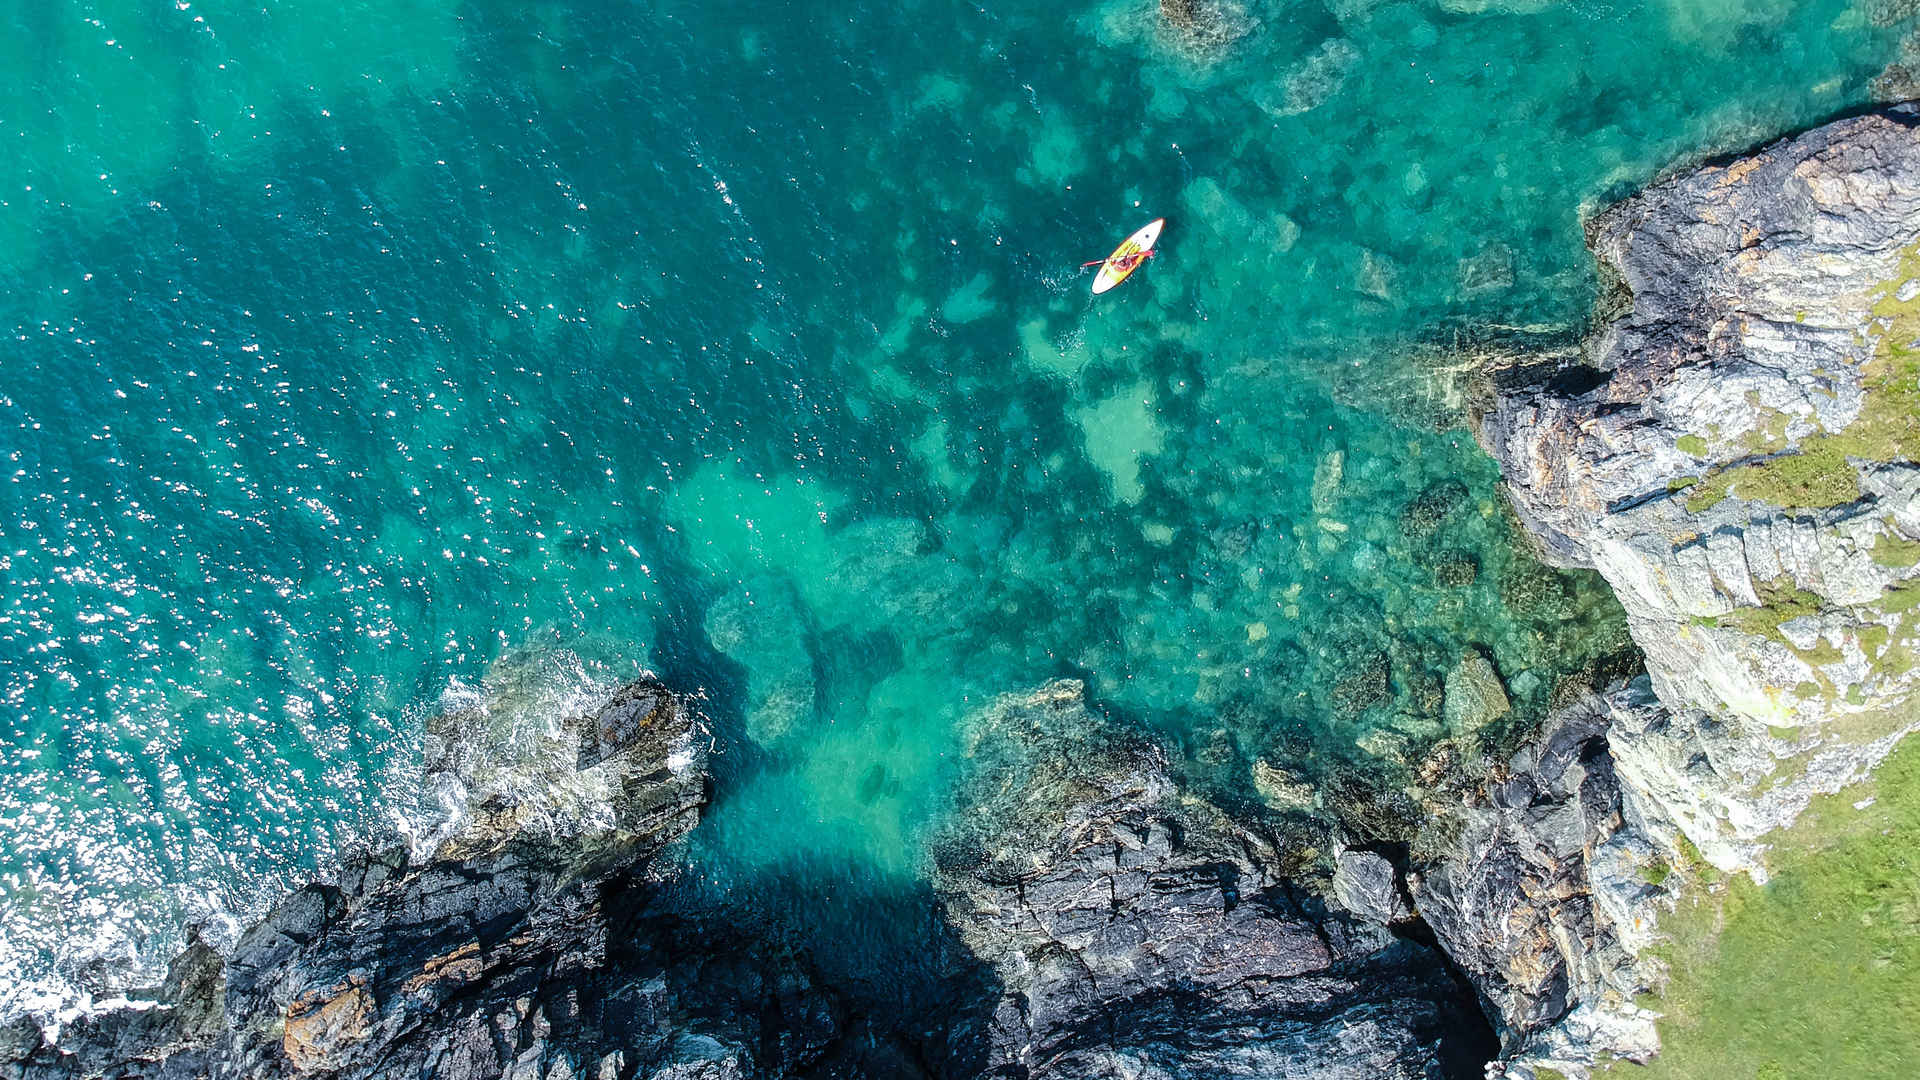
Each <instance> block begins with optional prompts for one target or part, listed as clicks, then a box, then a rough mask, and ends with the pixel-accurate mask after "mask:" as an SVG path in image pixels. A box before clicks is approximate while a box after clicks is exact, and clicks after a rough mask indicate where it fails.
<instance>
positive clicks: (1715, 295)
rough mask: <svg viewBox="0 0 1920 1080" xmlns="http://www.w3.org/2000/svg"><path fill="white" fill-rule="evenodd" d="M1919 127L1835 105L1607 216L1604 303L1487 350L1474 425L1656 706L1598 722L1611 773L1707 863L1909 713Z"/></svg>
mask: <svg viewBox="0 0 1920 1080" xmlns="http://www.w3.org/2000/svg"><path fill="white" fill-rule="evenodd" d="M1917 124H1920V111H1917V110H1916V109H1915V108H1914V107H1913V106H1898V107H1895V108H1892V109H1889V110H1886V111H1884V112H1880V113H1876V114H1872V115H1867V116H1860V117H1855V118H1851V119H1847V120H1842V121H1838V122H1836V123H1833V124H1830V125H1827V126H1826V127H1822V128H1819V129H1817V130H1815V131H1812V132H1808V133H1806V134H1803V135H1800V136H1796V137H1794V138H1790V139H1786V140H1783V141H1781V142H1779V143H1776V144H1774V145H1772V146H1768V147H1766V148H1764V149H1762V150H1759V151H1757V152H1755V153H1753V154H1751V155H1748V156H1746V157H1743V158H1741V159H1739V160H1736V161H1731V162H1726V163H1722V164H1713V165H1708V166H1705V167H1702V168H1700V169H1697V170H1695V171H1693V172H1691V173H1688V174H1685V175H1682V176H1680V177H1677V178H1675V179H1673V180H1669V181H1667V182H1664V183H1661V184H1657V185H1655V186H1653V187H1651V188H1649V189H1648V190H1646V191H1645V192H1643V193H1641V194H1639V195H1637V196H1634V197H1633V198H1631V199H1628V200H1627V201H1625V202H1623V203H1621V204H1619V205H1616V206H1614V207H1611V208H1609V209H1608V210H1606V211H1605V212H1604V213H1602V214H1601V215H1600V216H1599V217H1598V218H1597V219H1595V221H1594V222H1593V223H1592V225H1591V226H1590V228H1589V239H1590V243H1591V245H1592V247H1593V250H1594V252H1595V254H1596V255H1597V256H1598V258H1599V260H1600V262H1601V264H1602V270H1603V276H1604V277H1607V278H1610V279H1612V280H1613V281H1615V282H1617V289H1616V290H1615V301H1614V308H1615V310H1616V311H1617V313H1618V314H1617V317H1614V318H1612V319H1611V320H1610V321H1608V322H1606V323H1604V325H1602V326H1600V327H1599V329H1598V330H1597V331H1596V332H1595V333H1594V334H1593V335H1591V336H1590V337H1589V338H1588V339H1587V341H1586V342H1585V343H1584V344H1583V346H1582V347H1581V348H1580V349H1578V350H1574V351H1571V352H1569V353H1568V354H1565V355H1563V356H1561V357H1558V358H1547V359H1546V360H1544V361H1543V360H1542V359H1541V358H1538V357H1536V358H1532V359H1533V361H1534V362H1532V363H1530V364H1525V365H1520V366H1516V367H1514V368H1512V369H1509V370H1507V371H1504V372H1496V373H1495V381H1496V383H1497V384H1501V385H1500V389H1499V393H1498V395H1497V397H1496V398H1495V401H1494V404H1493V406H1492V408H1491V409H1490V411H1489V412H1488V413H1487V415H1486V416H1485V417H1484V420H1483V422H1482V424H1481V429H1482V436H1483V440H1484V441H1485V442H1486V444H1487V445H1488V448H1489V449H1490V450H1491V451H1492V452H1493V453H1494V455H1495V456H1496V457H1497V458H1498V459H1499V460H1500V463H1501V465H1502V467H1503V470H1504V472H1505V475H1506V479H1507V484H1508V490H1509V492H1510V494H1511V497H1512V502H1513V504H1514V506H1515V508H1516V510H1517V511H1518V512H1519V514H1520V516H1521V518H1522V519H1523V520H1524V521H1525V522H1526V523H1527V524H1528V525H1529V526H1530V528H1531V529H1532V530H1533V531H1534V532H1535V533H1536V534H1537V535H1538V536H1539V537H1540V538H1541V540H1542V541H1543V542H1544V546H1545V547H1546V549H1547V551H1548V553H1549V555H1550V556H1551V557H1553V558H1554V559H1556V560H1557V561H1559V562H1561V563H1564V564H1569V565H1577V566H1587V567H1593V568H1595V569H1598V570H1599V571H1600V573H1601V574H1602V575H1604V576H1605V577H1606V579H1607V580H1608V582H1609V583H1611V584H1612V585H1613V587H1614V590H1615V592H1616V593H1617V594H1618V595H1619V597H1620V600H1621V603H1622V604H1623V606H1624V607H1625V609H1626V612H1627V615H1628V618H1629V621H1630V624H1631V628H1632V631H1633V636H1634V639H1635V641H1636V642H1637V643H1638V644H1639V645H1640V646H1641V648H1642V649H1643V650H1644V652H1645V653H1646V658H1647V669H1648V672H1649V674H1650V675H1651V677H1652V680H1653V685H1654V688H1655V689H1656V691H1657V692H1658V693H1659V696H1660V698H1661V699H1662V700H1663V701H1665V702H1666V703H1667V704H1668V705H1669V706H1670V707H1671V710H1672V713H1671V715H1670V716H1669V717H1667V718H1666V719H1665V720H1663V722H1662V723H1660V724H1657V725H1642V726H1640V727H1637V728H1635V727H1631V726H1627V725H1623V726H1621V727H1620V728H1618V729H1617V730H1616V731H1614V733H1613V734H1612V735H1611V736H1610V743H1611V745H1612V752H1613V754H1614V757H1615V760H1616V764H1617V767H1618V769H1619V771H1620V773H1621V775H1622V777H1623V779H1624V780H1625V782H1626V784H1627V785H1628V786H1629V787H1631V788H1633V789H1634V790H1637V791H1639V792H1641V793H1643V794H1644V795H1645V797H1646V799H1647V800H1649V801H1650V802H1652V803H1655V804H1657V805H1658V806H1659V813H1658V814H1656V815H1654V818H1655V820H1654V821H1653V822H1652V824H1653V826H1654V827H1655V828H1664V829H1667V830H1668V831H1669V832H1670V834H1671V835H1670V839H1671V840H1673V841H1675V842H1677V840H1678V836H1679V834H1684V835H1685V837H1686V838H1687V839H1688V840H1690V841H1691V842H1692V843H1693V844H1695V845H1697V846H1698V848H1699V850H1700V851H1701V852H1702V853H1703V854H1704V855H1705V857H1706V858H1707V859H1708V860H1710V861H1711V862H1713V863H1714V864H1715V865H1717V866H1719V867H1720V868H1722V869H1728V870H1731V869H1735V868H1746V869H1755V870H1757V869H1758V866H1759V864H1758V861H1757V853H1758V850H1759V848H1758V845H1757V841H1758V838H1759V837H1761V836H1762V835H1763V834H1765V833H1766V832H1768V831H1769V830H1771V829H1774V828H1777V827H1779V826H1781V825H1783V824H1785V823H1787V822H1788V821H1791V820H1792V819H1793V818H1794V816H1795V815H1797V813H1798V812H1799V811H1800V810H1801V809H1802V808H1804V807H1805V805H1806V803H1807V801H1808V799H1809V798H1810V797H1811V796H1812V795H1813V794H1814V793H1816V792H1819V791H1831V790H1834V789H1835V788H1837V787H1838V786H1840V785H1841V784H1843V783H1845V782H1846V781H1848V780H1849V779H1851V778H1855V777H1857V776H1859V775H1860V774H1861V773H1862V772H1863V771H1864V770H1865V769H1867V768H1870V767H1871V766H1872V764H1873V763H1875V762H1876V761H1877V760H1878V759H1879V758H1880V757H1881V756H1883V755H1884V754H1885V753H1886V752H1887V750H1888V749H1890V747H1891V746H1892V744H1893V742H1894V741H1896V740H1897V739H1898V738H1899V737H1900V736H1901V735H1902V734H1904V733H1905V732H1907V731H1909V730H1911V729H1913V727H1915V725H1916V723H1920V716H1917V715H1916V714H1917V712H1920V710H1916V708H1915V703H1914V700H1913V690H1914V689H1915V687H1916V685H1920V669H1916V665H1915V664H1914V663H1913V662H1912V660H1913V656H1914V653H1913V649H1914V647H1915V646H1916V645H1917V644H1920V620H1916V619H1915V618H1914V617H1913V615H1912V610H1913V608H1914V607H1915V604H1914V601H1915V600H1916V599H1920V587H1916V585H1915V584H1914V581H1915V578H1916V574H1920V568H1917V566H1916V564H1920V544H1917V543H1916V541H1920V464H1917V463H1916V459H1917V458H1920V428H1917V427H1916V424H1915V421H1914V416H1915V415H1916V409H1917V407H1920V387H1916V380H1915V376H1916V372H1915V371H1914V370H1913V365H1912V361H1911V360H1910V358H1909V357H1908V350H1909V349H1910V348H1911V347H1912V346H1913V345H1914V344H1915V342H1916V340H1917V339H1920V318H1916V308H1915V303H1914V302H1915V300H1916V294H1920V129H1917V128H1916V125H1917Z"/></svg>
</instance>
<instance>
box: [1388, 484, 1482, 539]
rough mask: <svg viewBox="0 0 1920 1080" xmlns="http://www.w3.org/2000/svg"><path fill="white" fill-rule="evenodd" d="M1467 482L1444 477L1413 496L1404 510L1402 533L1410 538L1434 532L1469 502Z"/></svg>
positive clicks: (1402, 510)
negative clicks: (1444, 478) (1463, 482)
mask: <svg viewBox="0 0 1920 1080" xmlns="http://www.w3.org/2000/svg"><path fill="white" fill-rule="evenodd" d="M1468 496H1469V492H1468V491H1467V485H1465V484H1462V483H1461V482H1460V481H1458V480H1441V481H1439V482H1437V483H1435V484H1432V485H1430V486H1429V487H1428V488H1427V489H1426V490H1424V491H1422V492H1421V493H1420V494H1418V495H1416V496H1414V497H1413V499H1412V500H1411V501H1409V502H1408V503H1407V505H1406V506H1404V507H1402V508H1401V510H1400V534H1401V535H1402V536H1405V537H1406V538H1407V539H1409V540H1425V539H1426V538H1427V537H1429V536H1432V535H1433V534H1434V532H1435V531H1436V530H1438V529H1439V528H1440V526H1441V525H1442V524H1444V523H1445V522H1446V520H1447V518H1448V517H1450V516H1452V514H1453V512H1454V511H1455V510H1458V509H1459V508H1460V507H1461V506H1462V505H1463V504H1465V503H1466V501H1467V498H1468Z"/></svg>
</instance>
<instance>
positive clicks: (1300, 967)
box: [935, 682, 1489, 1080]
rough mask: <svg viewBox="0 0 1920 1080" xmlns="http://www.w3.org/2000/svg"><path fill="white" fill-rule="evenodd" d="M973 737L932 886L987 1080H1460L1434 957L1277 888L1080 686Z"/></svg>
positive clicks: (1232, 832)
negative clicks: (981, 975) (973, 1006)
mask: <svg viewBox="0 0 1920 1080" xmlns="http://www.w3.org/2000/svg"><path fill="white" fill-rule="evenodd" d="M972 725H973V726H972V730H971V738H970V742H971V747H970V750H971V754H970V757H971V764H972V766H973V771H972V773H971V774H970V777H969V779H968V780H967V782H966V783H965V784H964V785H963V787H962V791H961V794H960V796H959V798H960V803H959V812H958V813H957V814H956V816H955V821H956V825H955V826H954V827H953V828H952V829H951V830H950V831H949V833H948V835H947V836H946V837H945V839H944V842H943V844H942V847H941V853H940V858H939V865H938V868H937V871H936V875H935V883H936V887H937V888H938V889H939V891H940V892H941V894H942V895H943V896H944V897H945V898H946V902H947V905H948V911H949V919H950V920H951V921H952V922H953V923H954V925H955V926H956V927H957V928H958V932H959V934H960V936H961V938H962V940H963V941H964V942H965V943H966V944H967V946H968V947H969V948H970V949H971V950H972V951H973V952H974V953H975V954H976V955H978V956H980V957H981V958H982V959H984V960H986V961H987V962H988V964H989V965H990V968H991V970H992V972H993V973H994V975H995V977H996V978H997V981H998V984H999V994H1000V1003H999V1005H998V1007H997V1008H995V1009H994V1011H993V1013H992V1020H991V1022H990V1024H989V1025H988V1036H987V1039H988V1050H987V1056H986V1064H985V1069H984V1070H983V1075H987V1076H995V1077H1009V1078H1010V1077H1023V1078H1034V1080H1039V1078H1062V1080H1064V1078H1079V1077H1088V1078H1091V1077H1103V1078H1104V1077H1120V1076H1157V1077H1234V1076H1245V1077H1254V1076H1315V1077H1325V1078H1343V1077H1352V1078H1356V1080H1357V1078H1369V1080H1371V1078H1393V1077H1408V1078H1411V1077H1429V1076H1442V1075H1468V1074H1476V1075H1477V1073H1478V1071H1479V1070H1478V1066H1479V1063H1480V1061H1482V1060H1484V1057H1483V1055H1484V1054H1485V1052H1486V1050H1487V1049H1489V1048H1488V1047H1486V1046H1484V1045H1482V1044H1481V1043H1479V1042H1478V1041H1477V1040H1476V1038H1475V1037H1474V1033H1475V1032H1476V1031H1480V1030H1484V1029H1482V1028H1480V1025H1479V1022H1478V1018H1477V1016H1476V1015H1474V1013H1473V1012H1472V1010H1471V1009H1470V1008H1464V1009H1463V1008H1462V1006H1463V1005H1465V1004H1466V1002H1464V1001H1463V1000H1462V999H1461V992H1460V990H1459V988H1458V987H1456V986H1455V985H1454V984H1453V983H1452V982H1451V980H1449V979H1448V978H1447V977H1446V975H1445V974H1444V972H1443V968H1442V965H1441V963H1440V961H1439V958H1438V957H1436V956H1434V955H1433V954H1432V953H1431V952H1430V951H1428V950H1427V949H1425V948H1423V947H1421V946H1419V945H1417V944H1415V943H1413V942H1412V941H1407V940H1400V939H1397V938H1395V937H1394V936H1393V935H1391V934H1389V933H1388V932H1387V931H1385V930H1384V929H1382V928H1381V927H1379V926H1376V925H1372V924H1369V923H1367V922H1364V921H1360V920H1356V919H1353V918H1351V917H1348V916H1346V915H1344V914H1341V913H1338V912H1335V911H1331V910H1329V909H1327V908H1325V907H1324V906H1322V904H1321V903H1320V902H1319V901H1318V900H1316V899H1314V897H1313V896H1312V895H1311V894H1309V893H1308V892H1306V891H1304V890H1302V889H1301V888H1299V887H1297V886H1296V885H1294V884H1292V883H1291V882H1289V881H1288V880H1286V879H1285V878H1283V877H1280V876H1279V875H1278V874H1277V873H1276V871H1275V869H1274V868H1275V867H1277V866H1279V865H1280V864H1281V863H1282V862H1283V861H1284V860H1283V859H1282V858H1281V855H1280V853H1279V852H1278V851H1276V850H1275V849H1274V847H1273V843H1272V842H1271V841H1270V840H1267V839H1265V838H1263V837H1261V836H1259V835H1257V834H1254V833H1251V832H1249V831H1247V830H1245V829H1244V828H1242V827H1240V826H1238V825H1236V824H1234V823H1233V822H1232V821H1231V820H1229V819H1228V818H1227V817H1226V816H1225V815H1224V814H1222V813H1221V812H1220V811H1218V810H1217V809H1215V808H1213V807H1212V806H1210V805H1208V804H1207V803H1205V802H1203V801H1201V800H1198V799H1195V798H1193V797H1191V796H1190V795H1189V796H1186V797H1182V795H1181V793H1180V792H1179V791H1178V790H1176V787H1175V784H1174V782H1173V780H1172V779H1171V778H1170V776H1169V774H1168V771H1167V768H1168V766H1167V760H1166V757H1165V755H1164V754H1163V753H1162V751H1161V750H1160V749H1159V747H1157V746H1155V745H1154V744H1152V743H1150V742H1148V741H1146V740H1144V739H1141V738H1139V737H1137V736H1129V735H1126V734H1123V733H1120V732H1117V731H1116V730H1114V729H1113V728H1112V727H1111V726H1110V725H1109V724H1108V723H1107V722H1106V721H1105V720H1103V719H1102V718H1101V717H1099V716H1097V715H1096V714H1094V713H1092V712H1091V711H1089V710H1088V709H1087V707H1086V705H1085V702H1084V700H1083V697H1082V690H1081V687H1080V685H1079V684H1078V683H1073V682H1058V683H1054V684H1051V685H1049V686H1047V687H1045V688H1043V689H1042V690H1040V691H1038V692H1036V693H1034V694H1031V695H1026V696H1018V697H1009V698H1005V699H1002V700H1000V701H997V702H995V703H994V704H993V705H992V706H990V707H989V708H987V709H986V710H984V711H982V712H981V713H980V714H978V715H976V716H975V717H973V719H972Z"/></svg>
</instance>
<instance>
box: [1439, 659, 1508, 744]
mask: <svg viewBox="0 0 1920 1080" xmlns="http://www.w3.org/2000/svg"><path fill="white" fill-rule="evenodd" d="M1445 701H1446V704H1445V706H1444V711H1445V716H1446V721H1447V727H1448V728H1449V729H1450V730H1451V731H1452V732H1453V734H1455V735H1471V734H1473V733H1474V732H1477V731H1479V730H1480V729H1481V728H1483V727H1486V726H1487V725H1488V724H1491V723H1493V722H1494V721H1495V720H1498V719H1500V718H1502V717H1504V716H1506V715H1507V714H1508V713H1510V712H1512V711H1513V703H1512V702H1511V701H1509V700H1508V698H1507V688H1506V684H1504V683H1502V682H1501V681H1500V673H1499V672H1497V671H1495V670H1494V669H1493V661H1491V660H1489V659H1487V655H1486V654H1485V653H1483V652H1481V651H1480V650H1479V649H1468V650H1466V651H1465V652H1463V653H1461V654H1460V659H1459V661H1458V662H1457V663H1455V664H1454V665H1453V669H1452V670H1451V671H1449V672H1447V684H1446V698H1445Z"/></svg>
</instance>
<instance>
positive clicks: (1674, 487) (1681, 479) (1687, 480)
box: [1667, 476, 1700, 495]
mask: <svg viewBox="0 0 1920 1080" xmlns="http://www.w3.org/2000/svg"><path fill="white" fill-rule="evenodd" d="M1699 482H1700V478H1699V477H1697V476H1677V477H1674V478H1673V479H1672V480H1669V481H1667V494H1669V495H1671V494H1673V493H1674V492H1676V491H1685V490H1687V489H1688V488H1690V487H1692V486H1693V485H1695V484H1697V483H1699Z"/></svg>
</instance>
